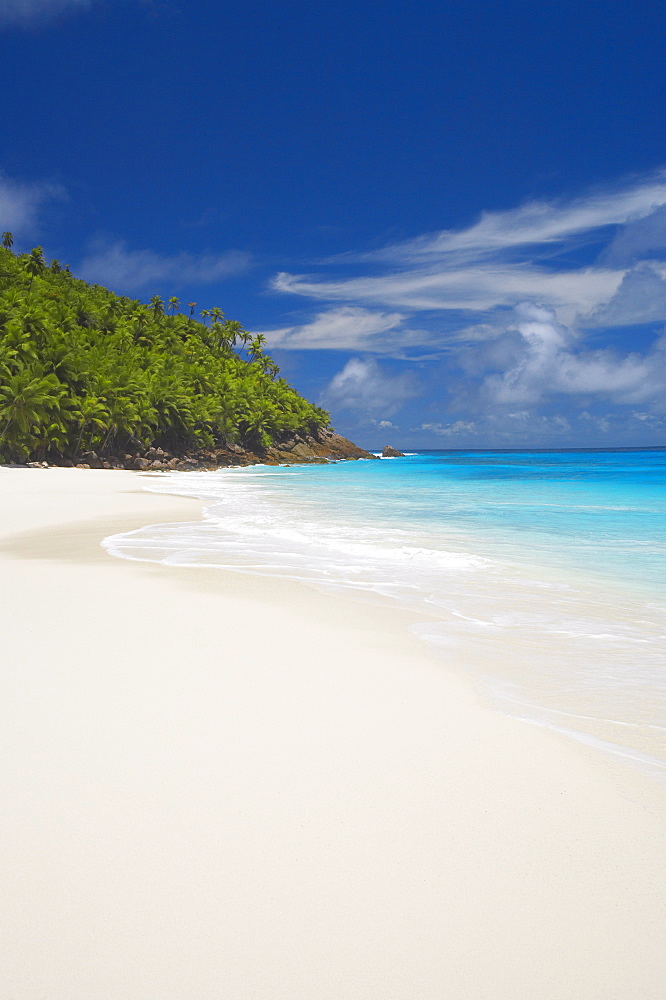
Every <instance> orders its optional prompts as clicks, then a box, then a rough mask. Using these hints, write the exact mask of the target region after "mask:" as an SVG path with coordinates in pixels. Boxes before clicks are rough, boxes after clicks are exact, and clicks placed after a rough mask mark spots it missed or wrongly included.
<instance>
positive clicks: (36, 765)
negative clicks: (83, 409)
mask: <svg viewBox="0 0 666 1000" xmlns="http://www.w3.org/2000/svg"><path fill="white" fill-rule="evenodd" d="M0 503H2V508H1V511H2V515H3V516H2V520H1V522H0V524H1V530H0V537H1V543H0V567H1V573H2V578H3V583H4V587H3V590H4V591H5V592H6V595H7V596H6V598H5V599H4V601H3V619H4V620H3V637H4V642H3V645H4V649H5V656H4V657H3V658H4V659H5V661H6V667H5V669H4V671H3V673H4V674H5V677H4V681H3V687H5V691H4V694H3V698H2V704H3V706H4V708H3V723H2V732H3V734H4V736H3V743H4V747H5V749H4V751H3V755H4V766H3V768H2V775H3V777H2V778H0V780H1V781H2V792H3V799H4V801H5V803H7V804H8V805H7V808H6V810H5V812H6V815H5V818H4V820H3V824H2V825H3V835H2V848H3V854H4V855H5V857H6V858H7V862H8V863H7V866H6V871H5V874H4V875H3V876H1V877H0V879H1V882H0V884H2V891H3V898H4V900H5V906H4V908H3V909H4V917H5V919H6V921H7V933H6V934H5V935H4V938H5V943H4V944H3V945H2V953H0V956H1V957H2V966H3V968H4V969H5V970H6V971H5V972H4V973H2V974H0V983H2V986H3V991H2V992H3V994H4V995H7V996H11V997H12V1000H33V998H34V997H35V996H39V995H42V994H44V995H48V996H49V1000H90V997H94V998H95V1000H136V998H141V1000H148V998H150V1000H153V998H155V1000H195V998H196V1000H201V998H202V997H211V998H213V997H218V996H220V995H222V994H225V993H226V995H228V996H230V997H233V998H234V1000H250V998H252V1000H278V998H279V1000H282V998H283V997H284V998H286V997H290V998H291V997H300V996H303V997H306V996H316V997H318V998H320V997H321V998H323V1000H342V998H343V997H352V996H353V997H359V998H360V997H363V1000H412V998H413V997H415V996H418V997H419V998H422V1000H442V998H444V1000H449V998H451V1000H454V998H455V1000H459V998H465V1000H467V998H474V1000H476V998H478V1000H481V998H482V997H486V996H489V995H491V996H493V997H497V998H507V1000H508V998H509V997H511V998H512V1000H514V998H516V997H525V998H527V997H532V996H533V997H534V998H535V1000H536V998H538V1000H550V998H552V1000H569V998H570V1000H579V998H581V997H585V998H586V1000H587V998H596V997H599V998H600V1000H601V998H602V997H603V998H604V1000H608V998H617V1000H633V998H636V1000H639V998H640V1000H647V998H650V1000H651V998H654V1000H657V998H661V996H662V995H663V991H664V987H665V986H666V963H665V962H664V957H663V948H662V947H661V942H662V940H663V932H664V929H666V920H665V918H664V910H663V899H662V897H661V894H660V878H663V860H662V858H663V853H662V852H663V820H664V818H665V813H666V809H665V801H666V797H665V796H664V794H663V790H662V789H659V787H658V786H655V785H653V783H652V782H650V781H649V780H648V779H645V778H642V777H641V776H640V775H633V774H626V773H624V772H623V773H622V774H621V773H620V769H619V768H618V767H616V766H613V765H611V764H603V763H601V762H600V761H599V760H598V758H597V757H596V754H594V753H591V752H587V751H586V750H585V748H583V747H578V746H570V745H569V743H568V742H565V740H564V739H563V738H561V737H557V736H556V735H554V734H551V733H549V732H548V731H546V730H537V729H535V728H534V727H531V726H526V725H524V724H521V723H520V722H518V721H515V720H513V719H510V718H508V717H505V716H502V715H499V714H498V713H496V712H493V711H491V710H490V709H488V708H486V707H485V706H484V705H482V704H480V702H479V701H478V700H477V699H476V697H475V696H474V694H473V693H472V691H471V685H468V684H466V683H465V682H464V681H463V680H461V679H460V678H459V677H457V676H456V675H455V674H454V672H453V668H449V669H447V668H445V667H444V666H442V663H441V661H435V660H434V659H433V658H430V657H429V656H428V655H427V653H426V652H425V651H424V650H423V648H422V646H421V643H420V640H418V639H417V638H416V637H414V636H412V635H410V634H409V633H408V632H407V630H406V628H405V627H404V625H405V623H406V621H407V619H409V620H410V621H413V615H412V614H411V613H408V612H404V616H403V615H402V613H401V614H398V615H396V614H395V612H394V611H392V610H388V609H386V608H380V607H377V606H374V605H366V604H356V603H355V602H353V601H351V600H349V599H348V598H345V597H343V596H340V597H339V598H338V597H334V596H332V595H328V594H321V593H319V592H316V591H313V590H310V589H309V588H307V587H305V586H303V585H299V584H296V583H294V582H292V581H289V582H287V583H285V582H284V581H280V580H267V579H266V578H260V577H252V576H246V575H241V574H234V573H231V572H225V571H223V570H218V569H211V568H206V569H205V570H203V571H202V569H197V568H188V569H186V568H172V567H164V566H162V565H160V564H153V563H144V562H140V563H139V562H132V561H129V560H123V559H115V558H113V557H112V556H109V555H108V554H107V553H106V552H104V550H103V549H102V548H101V546H100V544H99V543H100V542H101V540H102V538H104V537H105V536H106V535H109V534H113V533H116V532H120V531H129V530H132V529H133V528H134V527H140V526H143V525H146V524H148V523H160V522H161V521H165V522H166V521H171V522H176V521H178V520H193V519H195V518H196V517H198V516H199V513H200V511H201V509H202V507H203V503H202V502H200V501H195V500H192V499H189V498H183V497H179V496H176V495H175V494H171V495H167V494H158V493H154V492H148V491H143V490H141V479H140V477H139V476H137V475H136V474H135V473H132V472H125V471H121V472H114V471H99V472H98V471H94V470H90V471H88V470H86V471H82V470H76V469H73V470H64V469H49V470H44V471H42V472H39V471H37V470H15V469H0Z"/></svg>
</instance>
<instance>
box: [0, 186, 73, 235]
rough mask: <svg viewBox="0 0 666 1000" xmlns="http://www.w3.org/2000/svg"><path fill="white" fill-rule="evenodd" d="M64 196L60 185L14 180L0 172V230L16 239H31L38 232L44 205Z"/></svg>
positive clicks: (59, 199) (60, 199)
mask: <svg viewBox="0 0 666 1000" xmlns="http://www.w3.org/2000/svg"><path fill="white" fill-rule="evenodd" d="M66 197H67V196H66V193H65V189H64V188H63V187H62V186H61V185H60V184H52V183H50V182H49V181H15V180H12V178H11V177H7V176H5V175H4V174H1V173H0V227H1V228H2V230H3V232H4V231H7V230H8V231H9V232H12V233H13V234H14V235H15V236H19V237H23V236H24V235H25V236H31V235H33V234H34V232H35V231H36V229H37V226H38V223H39V216H40V211H41V209H42V208H43V206H44V205H46V204H48V202H52V201H62V200H64V199H65V198H66Z"/></svg>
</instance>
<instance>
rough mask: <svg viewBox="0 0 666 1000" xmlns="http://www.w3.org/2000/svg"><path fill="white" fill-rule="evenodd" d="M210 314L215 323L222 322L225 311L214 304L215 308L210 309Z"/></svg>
mask: <svg viewBox="0 0 666 1000" xmlns="http://www.w3.org/2000/svg"><path fill="white" fill-rule="evenodd" d="M210 316H211V318H212V320H213V324H215V323H221V322H222V320H223V319H224V313H223V312H222V310H221V309H218V307H217V306H213V308H212V309H211V311H210Z"/></svg>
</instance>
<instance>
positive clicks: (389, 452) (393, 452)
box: [382, 444, 405, 458]
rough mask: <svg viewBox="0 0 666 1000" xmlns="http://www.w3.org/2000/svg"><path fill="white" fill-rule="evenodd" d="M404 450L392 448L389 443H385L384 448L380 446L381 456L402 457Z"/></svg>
mask: <svg viewBox="0 0 666 1000" xmlns="http://www.w3.org/2000/svg"><path fill="white" fill-rule="evenodd" d="M404 457H405V453H404V451H398V449H397V448H392V447H391V445H390V444H387V445H386V447H385V448H382V458H404Z"/></svg>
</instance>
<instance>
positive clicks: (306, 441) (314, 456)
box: [264, 430, 377, 464]
mask: <svg viewBox="0 0 666 1000" xmlns="http://www.w3.org/2000/svg"><path fill="white" fill-rule="evenodd" d="M376 457H377V456H376V455H371V454H370V452H369V451H365V449H363V448H359V447H358V445H355V444H354V443H353V442H352V441H349V440H348V439H347V438H344V437H342V435H341V434H336V432H335V431H331V430H324V431H320V432H319V434H318V435H317V436H316V437H315V436H313V435H310V434H308V435H300V434H297V435H296V436H295V437H293V438H291V439H289V440H287V441H283V442H280V443H277V444H274V445H273V446H272V447H271V448H269V449H268V450H267V451H266V456H265V458H264V461H268V462H277V463H280V464H281V463H284V462H294V463H298V462H336V461H340V460H345V461H349V460H350V459H351V460H354V459H359V458H376Z"/></svg>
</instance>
